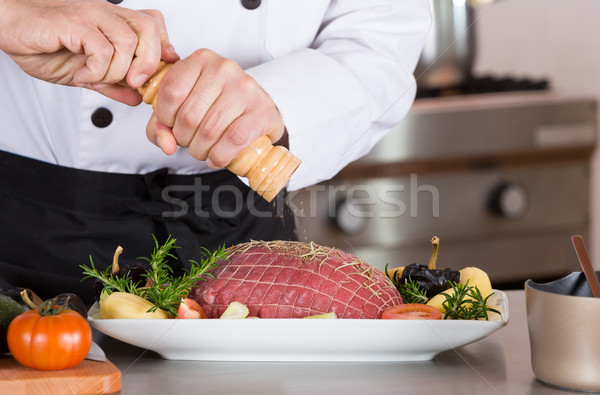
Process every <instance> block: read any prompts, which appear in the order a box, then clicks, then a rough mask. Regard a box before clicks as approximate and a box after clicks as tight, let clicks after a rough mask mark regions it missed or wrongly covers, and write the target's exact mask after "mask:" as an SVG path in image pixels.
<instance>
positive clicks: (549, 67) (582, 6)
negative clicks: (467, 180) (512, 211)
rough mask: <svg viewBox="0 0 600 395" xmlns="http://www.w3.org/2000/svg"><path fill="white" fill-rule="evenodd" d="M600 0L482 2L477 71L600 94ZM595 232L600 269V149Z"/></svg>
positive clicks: (592, 242) (593, 198) (595, 161)
mask: <svg viewBox="0 0 600 395" xmlns="http://www.w3.org/2000/svg"><path fill="white" fill-rule="evenodd" d="M599 17H600V2H599V1H596V0H569V1H564V0H497V1H496V2H495V3H492V4H491V6H490V5H485V6H480V7H478V8H476V18H477V22H476V27H475V29H476V31H477V44H476V48H477V56H476V59H475V63H474V72H475V73H476V74H481V75H483V74H494V75H506V74H510V75H513V76H520V77H534V78H547V79H548V80H549V81H550V82H551V85H552V88H553V89H554V90H556V91H560V92H566V93H571V94H574V95H581V96H590V97H593V98H595V99H596V100H600V25H599V24H598V23H597V22H598V18H599ZM591 170H592V171H591V191H590V210H591V216H590V218H591V222H590V235H589V237H588V240H587V242H586V244H587V246H588V249H590V250H591V251H590V253H591V255H592V262H594V263H595V267H596V268H597V269H600V155H599V154H598V153H597V152H596V153H595V154H594V155H593V156H592V159H591Z"/></svg>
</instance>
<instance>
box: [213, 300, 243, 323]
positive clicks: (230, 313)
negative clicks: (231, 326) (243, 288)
mask: <svg viewBox="0 0 600 395" xmlns="http://www.w3.org/2000/svg"><path fill="white" fill-rule="evenodd" d="M249 313H250V311H249V310H248V306H246V305H245V304H243V303H239V302H231V303H229V306H227V308H226V309H225V311H224V312H223V314H221V317H219V318H224V319H230V318H233V319H235V318H246V317H248V314H249Z"/></svg>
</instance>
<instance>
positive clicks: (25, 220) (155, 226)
mask: <svg viewBox="0 0 600 395" xmlns="http://www.w3.org/2000/svg"><path fill="white" fill-rule="evenodd" d="M284 199H285V193H280V194H279V196H278V197H277V198H276V199H274V202H273V203H268V202H266V201H265V200H264V199H263V198H262V197H260V196H259V195H257V194H256V193H255V192H254V191H252V190H251V189H250V188H248V187H247V186H246V185H245V184H244V183H242V182H241V181H240V180H239V179H238V178H237V176H235V175H234V174H232V173H230V172H228V171H224V170H223V171H216V172H212V173H206V174H200V175H169V174H167V170H166V169H162V170H157V171H155V172H152V173H149V174H145V175H133V174H112V173H102V172H95V171H87V170H78V169H73V168H68V167H62V166H57V165H52V164H48V163H45V162H41V161H37V160H33V159H29V158H25V157H22V156H18V155H14V154H10V153H6V152H2V151H0V277H3V278H4V279H5V280H7V281H8V282H9V283H11V284H12V285H13V286H17V287H27V288H31V289H32V290H34V292H36V293H37V294H38V295H39V296H40V297H42V298H50V297H53V296H56V295H57V294H58V293H63V292H73V293H76V294H78V295H80V296H81V297H82V299H84V301H85V302H86V303H90V302H91V301H92V292H91V283H92V280H85V281H83V282H82V281H81V279H82V277H83V275H82V270H81V268H80V267H79V265H89V264H90V256H91V257H92V258H93V261H94V264H95V265H96V267H98V268H101V269H104V268H106V267H107V266H110V265H111V264H112V257H113V254H114V251H115V249H116V247H117V246H119V245H120V246H122V247H123V249H124V251H123V254H122V255H121V257H120V259H119V262H120V263H122V264H127V263H133V262H135V261H137V258H138V257H142V256H145V257H149V256H150V254H151V253H152V250H153V247H154V240H153V239H152V235H155V236H156V238H157V239H158V241H159V243H163V242H164V241H165V240H166V239H167V237H168V236H169V235H171V236H173V237H174V238H175V239H177V242H176V244H177V245H178V246H180V248H179V249H176V250H174V253H175V254H176V255H177V257H178V260H177V261H176V262H173V264H172V266H173V267H174V269H175V272H178V271H180V270H181V269H182V268H187V267H189V264H188V262H189V260H190V259H193V260H196V261H199V260H200V259H201V249H202V247H205V248H207V249H208V250H210V251H213V250H215V249H216V248H218V247H219V246H221V245H226V246H230V245H233V244H237V243H241V242H245V241H249V240H251V239H253V240H295V239H296V232H295V225H294V218H293V215H292V212H291V210H290V209H289V207H287V205H285V204H284Z"/></svg>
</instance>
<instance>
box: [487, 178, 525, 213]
mask: <svg viewBox="0 0 600 395" xmlns="http://www.w3.org/2000/svg"><path fill="white" fill-rule="evenodd" d="M488 208H489V210H490V211H491V212H492V213H494V214H496V215H500V216H502V217H504V218H508V219H520V218H523V217H524V216H525V214H527V211H528V210H529V193H528V192H527V190H526V189H525V188H524V187H523V186H522V185H520V184H517V183H515V182H503V183H501V184H499V185H497V186H496V187H495V188H494V189H493V190H492V193H491V194H490V199H489V203H488Z"/></svg>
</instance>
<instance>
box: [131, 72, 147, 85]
mask: <svg viewBox="0 0 600 395" xmlns="http://www.w3.org/2000/svg"><path fill="white" fill-rule="evenodd" d="M147 79H148V74H140V75H138V76H137V77H135V78H134V79H133V84H134V85H135V86H136V87H139V86H142V85H144V82H146V80H147Z"/></svg>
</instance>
